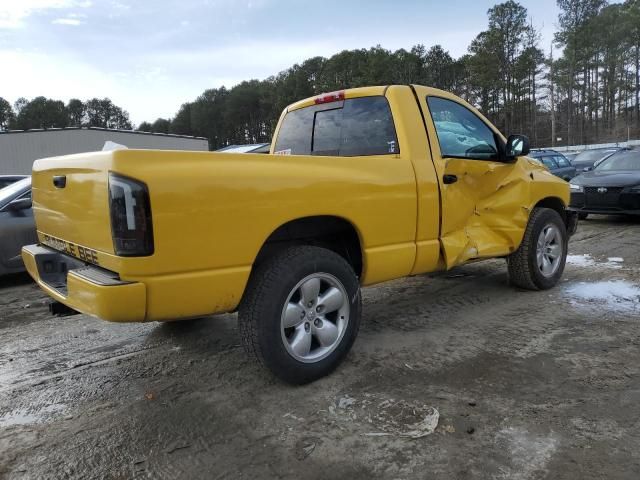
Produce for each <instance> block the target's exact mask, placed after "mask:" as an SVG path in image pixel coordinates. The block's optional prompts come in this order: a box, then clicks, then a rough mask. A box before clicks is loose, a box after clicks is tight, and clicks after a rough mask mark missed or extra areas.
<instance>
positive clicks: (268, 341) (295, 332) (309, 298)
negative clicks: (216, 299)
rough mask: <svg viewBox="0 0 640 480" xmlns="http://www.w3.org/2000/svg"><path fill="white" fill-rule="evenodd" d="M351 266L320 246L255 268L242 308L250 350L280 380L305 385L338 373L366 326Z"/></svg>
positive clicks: (241, 319) (297, 250)
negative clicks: (359, 329) (361, 316)
mask: <svg viewBox="0 0 640 480" xmlns="http://www.w3.org/2000/svg"><path fill="white" fill-rule="evenodd" d="M360 312H361V300H360V285H359V282H358V278H357V276H356V274H355V272H354V271H353V269H352V268H351V266H350V265H349V264H348V263H347V262H346V261H345V260H344V258H342V257H341V256H339V255H338V254H336V253H334V252H332V251H330V250H327V249H324V248H319V247H312V246H300V247H291V248H287V249H285V250H283V251H281V252H280V253H278V254H276V255H275V256H273V257H272V258H270V259H268V260H266V261H265V262H264V263H262V264H261V265H259V266H258V268H256V270H255V271H254V272H253V274H252V276H251V279H250V281H249V285H248V286H247V292H246V294H245V297H244V299H243V301H242V303H241V305H240V308H239V310H238V323H239V327H240V332H241V335H242V342H243V345H244V347H245V350H246V351H247V352H248V353H249V354H250V355H251V356H253V357H255V358H256V359H257V360H259V361H260V362H261V363H262V364H263V365H265V366H266V367H267V368H269V369H270V370H271V371H272V372H273V373H274V374H275V375H276V376H277V377H279V378H280V379H282V380H284V381H286V382H288V383H292V384H304V383H308V382H312V381H314V380H317V379H318V378H320V377H323V376H325V375H327V374H329V373H330V372H332V371H333V370H334V369H335V368H336V367H337V366H338V365H339V364H340V362H342V360H343V359H344V357H345V356H346V355H347V353H348V352H349V350H350V349H351V346H352V345H353V342H354V341H355V338H356V335H357V334H358V328H359V325H360V315H361V313H360Z"/></svg>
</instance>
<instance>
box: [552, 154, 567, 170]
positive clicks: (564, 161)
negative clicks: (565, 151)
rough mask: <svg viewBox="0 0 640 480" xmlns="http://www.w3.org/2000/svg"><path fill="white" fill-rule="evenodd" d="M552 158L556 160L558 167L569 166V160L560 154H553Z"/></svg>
mask: <svg viewBox="0 0 640 480" xmlns="http://www.w3.org/2000/svg"><path fill="white" fill-rule="evenodd" d="M553 159H554V160H555V161H556V163H557V164H558V166H559V167H560V168H565V167H570V166H571V164H570V163H569V160H567V159H566V158H565V157H563V156H562V155H555V156H554V157H553Z"/></svg>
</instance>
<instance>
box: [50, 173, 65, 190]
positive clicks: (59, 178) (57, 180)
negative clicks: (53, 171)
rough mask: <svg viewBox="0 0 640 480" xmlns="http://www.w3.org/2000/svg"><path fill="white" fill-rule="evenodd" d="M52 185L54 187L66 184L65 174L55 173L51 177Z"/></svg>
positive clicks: (62, 186)
mask: <svg viewBox="0 0 640 480" xmlns="http://www.w3.org/2000/svg"><path fill="white" fill-rule="evenodd" d="M53 186H54V187H56V188H64V187H66V186H67V177H66V175H56V176H55V177H53Z"/></svg>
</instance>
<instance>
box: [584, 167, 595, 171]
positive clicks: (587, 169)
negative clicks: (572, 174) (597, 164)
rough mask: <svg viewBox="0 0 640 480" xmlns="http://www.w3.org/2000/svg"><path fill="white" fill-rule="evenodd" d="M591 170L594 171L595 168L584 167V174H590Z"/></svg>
mask: <svg viewBox="0 0 640 480" xmlns="http://www.w3.org/2000/svg"><path fill="white" fill-rule="evenodd" d="M591 170H593V167H584V168H583V169H582V171H583V172H590V171H591Z"/></svg>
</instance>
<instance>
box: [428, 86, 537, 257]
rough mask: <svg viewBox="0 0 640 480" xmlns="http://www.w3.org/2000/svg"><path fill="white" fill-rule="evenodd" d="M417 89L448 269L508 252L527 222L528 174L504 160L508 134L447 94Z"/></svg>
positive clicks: (514, 244)
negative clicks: (435, 181)
mask: <svg viewBox="0 0 640 480" xmlns="http://www.w3.org/2000/svg"><path fill="white" fill-rule="evenodd" d="M415 88H416V93H417V94H418V98H419V101H420V105H421V108H422V111H423V114H424V118H425V123H426V126H427V133H428V136H429V144H430V147H431V154H432V159H433V162H434V166H435V169H436V172H437V175H438V179H439V182H440V196H441V220H440V243H441V247H442V251H443V253H444V260H445V264H446V268H447V269H449V268H451V267H454V266H456V265H460V264H462V263H465V262H466V261H468V260H471V259H475V258H483V257H496V256H504V255H508V254H509V253H511V252H513V251H514V250H515V248H516V246H517V245H518V244H519V242H520V239H521V237H522V232H523V229H524V228H525V226H526V224H527V220H528V210H527V207H528V205H526V201H525V200H524V199H526V198H528V197H529V195H528V194H529V183H528V181H527V180H528V178H529V177H528V176H527V174H526V172H524V171H523V170H522V169H521V168H520V166H519V164H518V162H515V161H514V162H505V161H503V158H504V156H503V153H502V152H503V151H504V138H503V137H502V136H501V135H500V133H499V132H498V131H497V130H495V128H494V127H492V126H490V124H489V122H488V121H487V120H486V119H485V118H484V117H482V116H481V115H480V114H479V113H478V112H476V111H475V109H473V108H472V107H470V106H469V105H467V104H465V103H462V102H461V101H460V100H459V99H457V98H456V97H454V96H448V95H446V94H444V92H439V91H430V89H427V88H425V87H415ZM421 90H422V91H421ZM523 206H525V207H524V208H523Z"/></svg>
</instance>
